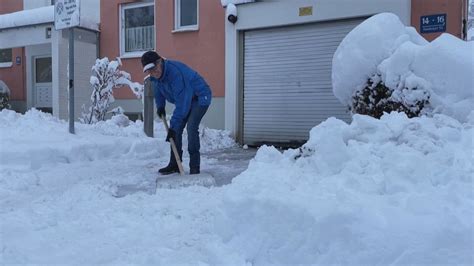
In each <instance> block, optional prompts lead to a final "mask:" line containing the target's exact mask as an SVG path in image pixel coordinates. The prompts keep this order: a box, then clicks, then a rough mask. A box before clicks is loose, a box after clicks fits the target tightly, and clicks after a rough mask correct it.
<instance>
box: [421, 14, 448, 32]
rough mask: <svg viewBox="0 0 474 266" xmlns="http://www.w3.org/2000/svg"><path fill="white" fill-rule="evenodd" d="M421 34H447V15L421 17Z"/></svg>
mask: <svg viewBox="0 0 474 266" xmlns="http://www.w3.org/2000/svg"><path fill="white" fill-rule="evenodd" d="M420 32H421V33H432V32H446V14H438V15H430V16H421V17H420Z"/></svg>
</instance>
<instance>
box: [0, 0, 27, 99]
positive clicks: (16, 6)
mask: <svg viewBox="0 0 474 266" xmlns="http://www.w3.org/2000/svg"><path fill="white" fill-rule="evenodd" d="M20 10H23V1H19V0H0V15H1V14H7V13H12V12H16V11H20ZM17 56H19V57H20V58H21V64H20V65H16V63H15V58H16V57H17ZM12 61H13V66H11V67H0V79H1V80H3V81H4V82H5V83H6V84H7V86H8V88H9V89H10V91H11V96H10V100H16V101H25V100H26V87H25V78H26V75H25V52H24V49H23V48H13V50H12Z"/></svg>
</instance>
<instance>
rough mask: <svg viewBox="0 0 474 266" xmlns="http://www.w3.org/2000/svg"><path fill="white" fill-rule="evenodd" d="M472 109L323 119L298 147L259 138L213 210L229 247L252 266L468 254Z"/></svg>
mask: <svg viewBox="0 0 474 266" xmlns="http://www.w3.org/2000/svg"><path fill="white" fill-rule="evenodd" d="M473 116H474V113H472V114H471V120H470V122H469V123H468V124H461V123H459V122H458V121H456V120H454V119H452V118H450V117H447V116H444V115H435V116H434V118H427V117H422V118H413V119H408V118H407V117H406V115H405V114H403V113H391V114H387V115H384V116H382V118H381V120H377V119H375V118H371V117H368V116H361V115H355V116H354V119H353V123H352V124H350V125H348V124H346V123H344V122H342V121H340V120H337V119H334V118H331V119H328V120H327V121H325V122H323V123H322V124H320V125H319V126H317V127H315V128H313V129H312V130H311V134H310V140H309V141H308V143H306V144H305V145H304V147H303V148H302V149H301V151H300V150H289V151H286V152H284V153H283V154H281V153H280V152H279V151H278V150H276V149H275V148H273V147H262V148H261V149H260V150H259V151H258V153H257V156H256V157H255V159H254V160H253V161H252V162H251V164H250V166H249V169H248V170H247V171H246V172H244V173H242V174H241V175H240V176H239V177H237V178H235V179H234V181H233V185H232V187H229V188H227V193H226V197H225V199H224V200H223V204H222V205H223V206H222V210H221V212H223V214H222V216H221V217H217V218H216V219H217V221H218V222H217V228H218V229H220V230H221V231H220V232H219V235H220V237H221V238H222V241H223V243H224V245H225V247H226V251H227V252H229V253H230V255H228V256H229V257H233V256H235V257H239V258H241V261H240V263H242V264H243V263H245V262H248V263H251V264H253V265H267V264H273V263H277V264H310V263H314V264H318V265H328V264H343V265H348V264H352V265H359V264H361V265H362V264H369V265H372V264H381V265H408V264H410V265H434V264H442V265H452V264H470V263H472V262H473V255H472V254H473V253H472V250H473V248H474V243H473V241H474V240H473V238H472V235H473V233H474V231H473V226H474V225H473V223H472V218H473V215H474V192H473V176H474V175H473V174H474V166H473V163H474V156H473V152H472V151H473V143H472V142H473V136H474V120H473V119H472V118H474V117H473ZM229 228H232V230H230V229H229Z"/></svg>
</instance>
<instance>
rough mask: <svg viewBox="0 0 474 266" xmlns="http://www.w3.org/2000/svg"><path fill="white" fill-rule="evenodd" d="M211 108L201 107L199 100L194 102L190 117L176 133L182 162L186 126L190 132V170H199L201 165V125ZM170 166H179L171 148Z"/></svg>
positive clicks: (177, 147) (176, 141)
mask: <svg viewBox="0 0 474 266" xmlns="http://www.w3.org/2000/svg"><path fill="white" fill-rule="evenodd" d="M208 108H209V106H200V105H199V103H198V101H197V100H193V101H192V103H191V110H190V111H189V114H188V116H187V117H186V118H185V120H184V122H183V124H182V126H181V127H180V128H179V129H178V130H177V131H176V139H175V140H174V142H175V144H176V149H177V150H178V153H179V157H180V158H181V161H182V160H183V130H184V127H185V126H186V130H187V131H188V152H189V168H190V169H199V167H200V165H201V153H200V152H199V149H200V148H201V144H200V143H199V124H200V123H201V120H202V117H203V116H204V114H206V112H207V109H208ZM170 165H177V163H176V159H175V157H174V154H173V150H172V149H171V146H170Z"/></svg>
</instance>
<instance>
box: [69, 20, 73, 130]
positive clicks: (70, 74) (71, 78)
mask: <svg viewBox="0 0 474 266" xmlns="http://www.w3.org/2000/svg"><path fill="white" fill-rule="evenodd" d="M69 133H71V134H74V27H72V28H69Z"/></svg>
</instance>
